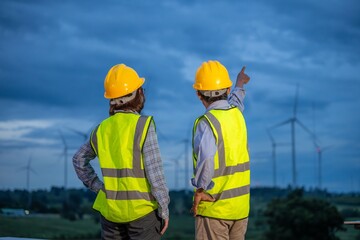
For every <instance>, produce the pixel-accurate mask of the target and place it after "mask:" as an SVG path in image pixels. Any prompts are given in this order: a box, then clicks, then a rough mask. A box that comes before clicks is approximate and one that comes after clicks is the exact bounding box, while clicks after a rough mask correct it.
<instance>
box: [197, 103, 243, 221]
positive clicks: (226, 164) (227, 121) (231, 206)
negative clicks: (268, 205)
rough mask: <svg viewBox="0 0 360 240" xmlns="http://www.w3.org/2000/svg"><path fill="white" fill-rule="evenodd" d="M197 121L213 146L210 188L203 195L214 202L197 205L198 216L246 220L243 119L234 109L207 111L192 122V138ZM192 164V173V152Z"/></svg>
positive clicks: (202, 202)
mask: <svg viewBox="0 0 360 240" xmlns="http://www.w3.org/2000/svg"><path fill="white" fill-rule="evenodd" d="M200 119H205V120H206V121H207V122H208V123H209V125H210V127H211V130H212V132H213V134H214V137H215V140H216V145H217V151H216V154H215V156H214V176H213V178H212V181H213V182H214V187H213V188H212V189H211V190H207V191H206V192H207V193H209V194H211V195H212V196H213V197H214V198H215V199H216V201H215V202H205V201H201V202H200V204H199V207H198V215H201V216H205V217H210V218H217V219H224V220H239V219H243V218H246V217H248V216H249V210H250V162H249V153H248V148H247V130H246V124H245V120H244V117H243V115H242V113H241V112H240V110H239V109H238V108H237V107H231V108H229V109H224V110H223V109H214V110H210V111H209V112H207V113H206V114H205V115H203V116H201V117H199V118H198V119H196V121H195V124H194V129H193V134H195V131H196V127H197V124H198V123H199V120H200ZM193 144H194V143H193ZM193 163H194V169H196V164H197V156H196V153H195V152H194V153H193Z"/></svg>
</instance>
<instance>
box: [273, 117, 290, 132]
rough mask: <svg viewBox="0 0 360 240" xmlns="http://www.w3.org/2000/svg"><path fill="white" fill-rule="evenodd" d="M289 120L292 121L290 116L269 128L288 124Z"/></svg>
mask: <svg viewBox="0 0 360 240" xmlns="http://www.w3.org/2000/svg"><path fill="white" fill-rule="evenodd" d="M291 121H293V119H292V118H290V119H288V120H286V121H283V122H281V123H278V124H275V125H274V126H272V127H271V128H270V130H271V129H274V128H277V127H280V126H283V125H285V124H288V123H290V122H291Z"/></svg>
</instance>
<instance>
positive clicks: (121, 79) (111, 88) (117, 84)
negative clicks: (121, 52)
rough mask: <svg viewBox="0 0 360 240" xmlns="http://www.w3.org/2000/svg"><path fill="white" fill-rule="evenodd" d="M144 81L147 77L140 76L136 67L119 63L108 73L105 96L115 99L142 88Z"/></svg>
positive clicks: (105, 82)
mask: <svg viewBox="0 0 360 240" xmlns="http://www.w3.org/2000/svg"><path fill="white" fill-rule="evenodd" d="M144 82H145V79H144V78H140V77H139V75H138V74H137V73H136V71H135V70H134V69H132V68H131V67H128V66H126V65H125V64H117V65H115V66H113V67H112V68H111V69H110V70H109V72H108V73H107V75H106V78H105V81H104V88H105V93H104V97H105V98H107V99H114V98H119V97H122V96H125V95H128V94H130V93H132V92H134V91H135V90H136V89H138V88H140V87H141V86H142V85H143V84H144Z"/></svg>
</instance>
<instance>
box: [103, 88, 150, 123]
mask: <svg viewBox="0 0 360 240" xmlns="http://www.w3.org/2000/svg"><path fill="white" fill-rule="evenodd" d="M130 95H131V93H130V94H128V95H125V96H124V97H127V96H130ZM111 100H112V99H110V101H109V105H110V108H109V115H110V116H112V115H114V114H115V113H116V111H117V110H120V111H126V110H130V111H136V112H138V113H141V110H142V109H143V108H144V104H145V96H144V91H143V89H142V87H140V88H138V89H137V90H136V96H135V98H134V99H133V100H131V101H129V102H127V103H125V104H122V105H119V104H111V103H110V102H111Z"/></svg>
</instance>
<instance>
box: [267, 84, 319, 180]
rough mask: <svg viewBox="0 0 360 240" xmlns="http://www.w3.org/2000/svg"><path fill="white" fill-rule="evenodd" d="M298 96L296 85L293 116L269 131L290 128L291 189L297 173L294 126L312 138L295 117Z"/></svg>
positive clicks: (297, 86)
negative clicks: (297, 126) (283, 127)
mask: <svg viewBox="0 0 360 240" xmlns="http://www.w3.org/2000/svg"><path fill="white" fill-rule="evenodd" d="M298 94H299V85H296V94H295V101H294V110H293V116H292V117H291V118H289V119H287V120H285V121H283V122H281V123H278V124H276V125H274V126H273V127H271V128H270V129H274V128H277V127H280V126H283V125H286V124H288V123H290V126H291V156H292V185H293V187H296V186H297V172H296V149H295V148H296V144H295V124H296V123H297V124H298V125H300V126H301V127H302V128H303V129H304V130H305V131H306V132H308V133H309V134H310V135H311V136H313V134H312V132H311V131H310V130H309V129H308V128H307V127H305V125H304V124H303V123H302V122H301V121H300V120H299V119H298V118H297V117H296V113H297V105H298Z"/></svg>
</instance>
